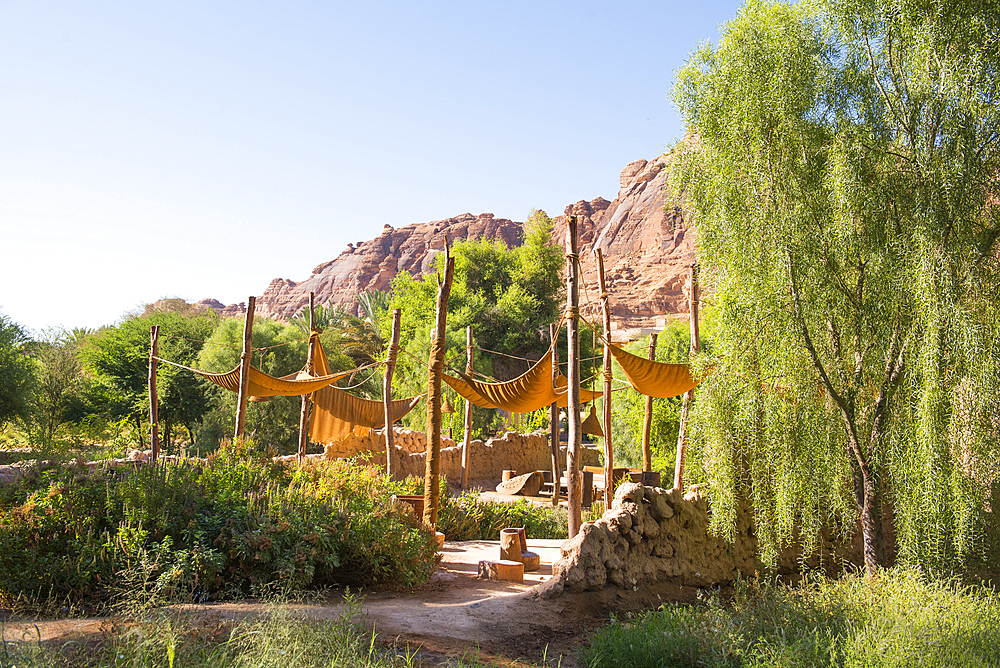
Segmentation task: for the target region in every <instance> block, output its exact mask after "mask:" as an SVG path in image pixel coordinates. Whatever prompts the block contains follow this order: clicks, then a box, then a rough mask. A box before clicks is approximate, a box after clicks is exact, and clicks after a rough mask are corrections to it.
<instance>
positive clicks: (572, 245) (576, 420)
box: [566, 216, 583, 538]
mask: <svg viewBox="0 0 1000 668" xmlns="http://www.w3.org/2000/svg"><path fill="white" fill-rule="evenodd" d="M566 221H567V223H568V226H569V235H568V239H567V241H568V246H569V248H568V249H567V253H566V330H567V335H568V337H567V338H568V343H567V346H566V347H567V351H566V353H567V355H566V359H567V369H566V377H567V378H568V379H569V383H568V387H567V390H568V397H567V409H566V423H567V427H568V429H567V431H568V432H569V433H568V435H567V436H568V438H567V448H566V450H567V452H566V486H567V488H568V489H567V501H568V506H569V513H568V515H569V520H568V522H567V524H568V527H567V528H568V531H569V537H570V538H572V537H574V536H575V535H576V534H577V533H579V531H580V524H581V521H582V519H583V479H582V477H581V476H580V448H581V447H582V446H581V443H580V278H579V274H578V271H579V268H580V256H579V253H578V251H577V238H576V216H567V218H566Z"/></svg>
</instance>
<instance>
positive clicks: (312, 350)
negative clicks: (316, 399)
mask: <svg viewBox="0 0 1000 668" xmlns="http://www.w3.org/2000/svg"><path fill="white" fill-rule="evenodd" d="M315 308H316V293H315V292H312V291H310V292H309V349H308V351H307V352H306V369H305V371H306V373H307V374H309V375H310V376H311V375H313V359H314V355H315V354H316V344H315V343H314V341H313V336H312V334H313V327H314V324H313V310H314V309H315ZM311 399H312V395H310V394H303V395H302V411H301V413H300V414H299V464H301V463H302V460H303V459H304V458H305V456H306V444H308V443H309V402H310V400H311Z"/></svg>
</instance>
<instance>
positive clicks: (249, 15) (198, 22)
mask: <svg viewBox="0 0 1000 668" xmlns="http://www.w3.org/2000/svg"><path fill="white" fill-rule="evenodd" d="M738 8H739V3H737V2H729V1H723V2H695V1H689V2H681V1H661V2H646V1H635V2H611V1H588V0H577V1H574V2H563V1H561V0H559V1H553V2H546V1H544V0H543V1H540V0H533V1H530V2H521V1H519V0H513V1H505V2H479V1H468V0H467V1H466V2H443V1H442V2H420V1H412V2H372V1H368V2H350V3H347V2H339V1H332V2H290V3H277V2H273V3H260V2H248V1H244V2H211V1H205V0H199V1H198V2H186V1H178V2H170V3H135V2H45V1H44V0H33V1H31V2H18V1H15V0H8V1H7V2H4V3H3V4H2V6H0V314H2V315H4V316H7V317H8V318H10V319H11V320H13V321H14V322H17V323H19V324H20V325H22V326H24V327H25V328H27V329H28V330H29V331H31V332H33V333H35V334H36V335H41V334H42V333H44V332H45V331H46V330H47V329H52V328H59V327H67V328H73V327H98V326H101V325H110V324H114V323H115V322H118V321H120V320H121V319H122V318H123V317H125V316H126V315H127V314H128V313H130V312H134V311H136V310H141V307H142V305H143V304H146V303H149V302H153V301H155V300H157V299H160V298H164V297H182V298H184V299H187V300H188V301H197V300H199V299H204V298H215V299H218V300H220V301H222V302H223V303H226V304H231V303H237V302H242V301H246V298H247V296H248V295H259V294H261V293H262V292H263V291H264V290H265V289H266V288H267V286H268V284H269V283H270V281H271V280H272V279H274V278H279V277H280V278H289V279H292V280H304V279H306V278H308V277H309V275H310V274H311V270H312V268H313V267H315V266H317V265H319V264H321V263H323V262H326V261H329V260H331V259H333V258H335V257H336V256H337V255H339V254H340V253H341V251H343V250H344V248H345V247H346V246H347V244H348V243H356V242H358V241H363V240H368V239H371V238H373V237H376V236H378V235H379V234H380V233H381V231H382V227H383V225H385V224H390V225H392V226H393V227H396V228H398V227H402V226H404V225H408V224H410V223H418V222H428V221H431V220H440V219H444V218H449V217H452V216H456V215H459V214H461V213H466V212H469V213H473V214H479V213H484V212H491V213H493V214H495V215H496V216H497V217H499V218H510V219H512V220H518V221H523V220H525V219H526V218H527V216H528V214H529V212H530V211H531V210H532V209H533V208H538V209H543V210H545V211H546V212H548V213H549V215H552V216H555V215H559V214H561V213H562V211H563V209H564V208H565V206H566V205H568V204H571V203H573V202H576V201H579V200H581V199H586V200H591V199H594V198H596V197H604V198H606V199H609V200H611V199H614V197H615V195H616V194H617V191H618V175H619V172H620V171H621V169H622V168H623V167H624V166H625V165H627V164H628V163H629V162H632V161H633V160H637V159H639V158H645V159H647V160H648V159H651V158H653V157H655V156H657V155H659V154H660V153H662V152H663V151H664V149H665V148H666V147H668V146H669V145H671V144H672V143H673V142H675V141H677V140H678V139H679V138H680V137H682V136H683V134H684V130H683V126H682V123H681V119H680V117H679V115H678V113H677V110H676V108H675V106H674V105H673V103H672V102H671V98H670V92H671V89H672V86H673V80H674V74H675V72H676V70H677V69H678V68H680V67H682V66H683V64H684V62H685V60H686V59H687V58H688V57H689V55H690V54H691V52H692V51H693V50H694V49H695V48H696V47H697V46H698V44H699V43H703V42H706V41H708V42H713V43H714V42H717V41H718V38H719V34H720V28H721V26H722V24H723V23H724V22H725V21H727V20H728V19H730V18H732V17H733V16H735V14H736V12H737V10H738Z"/></svg>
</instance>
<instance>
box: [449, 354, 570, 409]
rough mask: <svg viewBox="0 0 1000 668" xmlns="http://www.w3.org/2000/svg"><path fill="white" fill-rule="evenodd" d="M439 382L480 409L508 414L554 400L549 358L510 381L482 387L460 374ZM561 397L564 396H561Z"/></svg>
mask: <svg viewBox="0 0 1000 668" xmlns="http://www.w3.org/2000/svg"><path fill="white" fill-rule="evenodd" d="M456 373H458V375H459V377H458V378H455V377H454V376H449V375H448V374H444V375H443V376H442V378H443V379H444V382H446V383H448V385H450V386H451V388H452V389H453V390H455V391H456V392H458V393H459V394H460V395H461V396H463V397H465V398H466V399H468V400H469V401H471V402H472V403H474V404H475V405H477V406H480V407H482V408H501V409H503V410H505V411H508V412H510V413H530V412H531V411H535V410H538V409H539V408H542V407H544V406H548V405H549V404H552V403H554V402H555V401H557V400H558V396H557V395H556V391H555V389H554V388H553V387H552V356H551V355H544V356H543V357H542V359H540V360H538V361H537V362H535V364H534V366H532V367H531V368H530V369H528V370H527V371H526V372H525V373H524V374H522V375H520V376H518V377H517V378H515V379H514V380H508V381H507V382H504V383H484V382H482V381H478V380H474V379H472V378H470V377H469V376H466V375H465V374H464V373H461V372H456ZM564 394H565V393H564Z"/></svg>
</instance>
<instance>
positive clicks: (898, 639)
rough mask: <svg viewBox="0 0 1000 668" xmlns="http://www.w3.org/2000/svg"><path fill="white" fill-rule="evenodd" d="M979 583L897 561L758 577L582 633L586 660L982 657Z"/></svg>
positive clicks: (993, 644)
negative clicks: (725, 596)
mask: <svg viewBox="0 0 1000 668" xmlns="http://www.w3.org/2000/svg"><path fill="white" fill-rule="evenodd" d="M998 603H1000V601H998V600H997V596H996V594H995V593H993V592H992V591H990V590H988V589H983V588H971V587H962V586H959V585H957V584H955V583H954V582H950V581H935V580H927V579H925V578H923V577H922V576H921V575H919V574H917V573H915V572H913V571H907V570H895V571H890V572H888V573H887V574H886V575H884V576H883V577H881V578H880V579H879V580H877V581H874V582H867V581H865V580H863V579H862V578H861V577H860V576H857V575H851V576H846V577H844V578H842V579H841V580H838V581H827V580H819V581H811V582H808V583H806V584H803V585H802V586H800V587H799V588H791V587H787V586H764V587H762V588H761V589H759V590H757V591H753V592H750V593H749V594H747V593H746V592H744V593H741V594H739V595H738V596H737V597H736V598H735V599H734V600H733V601H730V602H727V604H726V605H725V606H724V605H722V604H721V602H720V601H719V599H718V597H717V596H707V597H705V598H704V599H702V601H701V602H699V603H698V604H696V605H693V606H688V605H678V604H671V605H664V606H661V607H660V608H659V609H658V610H656V611H653V612H647V613H643V614H641V615H637V616H634V617H632V616H630V617H629V619H628V620H627V621H625V622H621V623H619V622H617V621H615V622H612V624H611V625H610V626H608V627H606V628H604V629H601V630H600V631H598V632H597V633H595V634H594V635H592V636H591V638H590V644H589V646H587V647H585V648H584V649H583V651H582V652H581V653H580V659H581V662H582V663H583V664H584V665H589V666H609V667H616V666H629V667H633V666H635V667H638V666H678V667H680V666H684V667H687V666H708V667H720V668H721V667H726V668H729V667H732V668H737V667H740V668H757V667H759V668H764V667H765V666H809V667H810V668H813V667H816V668H823V667H827V666H828V667H830V668H861V667H864V668H882V667H886V668H888V667H890V666H893V667H897V666H898V667H902V666H941V667H944V666H984V667H985V666H992V665H997V662H998V661H1000V608H998Z"/></svg>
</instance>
